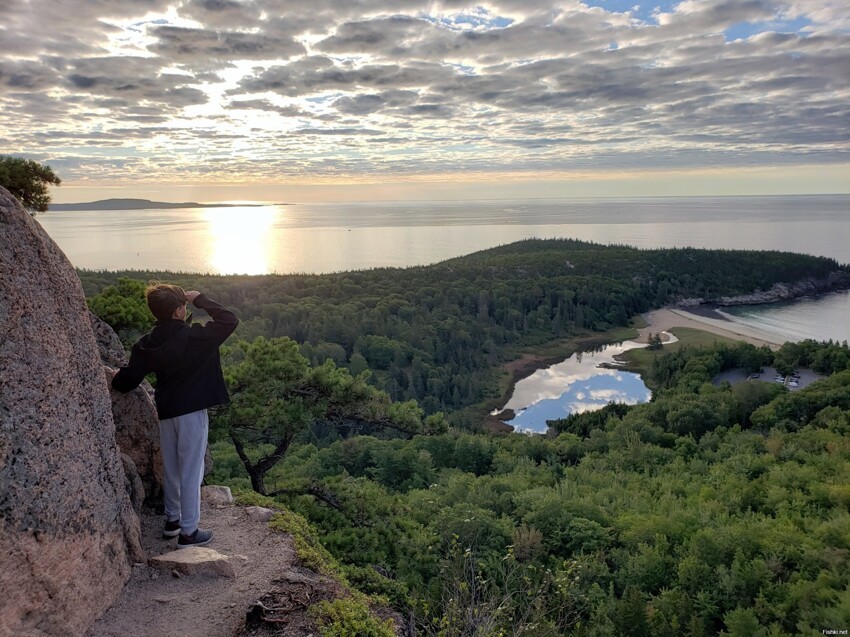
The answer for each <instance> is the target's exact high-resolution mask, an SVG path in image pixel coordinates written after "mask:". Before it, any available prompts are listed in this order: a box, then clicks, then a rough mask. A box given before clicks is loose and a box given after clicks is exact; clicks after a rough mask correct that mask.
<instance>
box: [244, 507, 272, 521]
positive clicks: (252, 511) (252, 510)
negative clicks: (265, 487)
mask: <svg viewBox="0 0 850 637" xmlns="http://www.w3.org/2000/svg"><path fill="white" fill-rule="evenodd" d="M245 513H246V515H247V516H248V517H249V518H251V519H252V520H254V522H268V521H269V520H271V519H272V518H273V517H274V515H275V512H274V511H272V510H271V509H267V508H266V507H257V506H251V507H247V508H246V509H245Z"/></svg>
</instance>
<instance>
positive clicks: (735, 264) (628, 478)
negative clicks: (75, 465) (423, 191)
mask: <svg viewBox="0 0 850 637" xmlns="http://www.w3.org/2000/svg"><path fill="white" fill-rule="evenodd" d="M838 269H839V266H838V265H837V264H836V263H835V262H833V261H830V260H828V259H817V258H814V257H803V256H798V255H787V254H779V253H746V252H744V253H738V252H724V251H699V250H660V251H638V250H633V249H631V248H620V247H614V248H604V247H601V246H594V245H590V244H583V243H577V242H571V241H569V242H560V241H556V242H552V241H532V242H523V243H521V244H514V245H511V246H505V247H503V248H497V249H495V250H489V251H486V252H483V253H478V254H475V255H471V256H469V257H465V258H462V259H456V260H453V261H449V262H446V263H442V264H438V265H437V266H430V267H426V268H411V269H405V270H374V271H368V272H354V273H344V274H338V275H323V276H264V277H214V276H198V275H185V274H171V273H147V272H145V273H129V274H128V273H91V272H83V273H81V278H82V280H83V282H84V285H85V288H86V291H87V293H88V294H89V295H90V297H91V298H90V304H91V306H92V308H93V309H94V310H95V311H96V312H97V313H98V314H100V315H101V316H103V317H104V318H105V319H106V320H107V321H108V322H110V324H112V325H113V326H114V327H116V328H118V329H119V330H121V332H122V334H123V336H124V338H125V340H127V341H130V340H132V338H134V336H135V334H137V333H138V331H139V330H143V329H146V327H147V326H148V325H149V324H150V320H151V319H150V318H149V317H148V316H147V315H145V312H144V306H143V301H141V300H140V299H141V291H142V288H143V285H142V283H141V282H140V281H142V280H147V279H152V278H157V279H163V280H167V281H171V282H177V283H180V284H182V285H184V286H185V287H186V288H187V289H188V288H195V289H201V290H204V291H206V292H208V293H209V294H210V295H211V296H213V297H214V298H217V299H218V300H220V301H222V302H224V303H227V304H229V305H232V306H235V307H236V309H237V311H238V312H239V314H240V316H241V318H242V319H243V324H242V325H241V326H240V329H239V331H238V333H237V334H236V335H235V337H234V338H232V340H231V341H229V342H228V344H227V346H226V347H225V351H224V357H223V359H224V361H225V374H226V377H227V380H228V383H229V386H230V388H231V392H232V393H233V398H234V403H233V405H232V406H231V407H229V408H226V409H222V410H219V411H217V412H215V413H213V415H212V419H211V441H212V445H211V446H212V451H213V455H214V458H215V470H214V473H213V475H212V476H210V480H211V481H213V482H216V483H224V484H230V485H232V486H233V487H235V488H237V489H241V490H243V492H247V491H262V492H265V493H267V494H269V495H271V496H273V497H274V498H275V499H276V500H277V501H278V502H279V503H281V504H282V505H284V506H286V507H287V508H288V509H289V510H291V511H293V512H295V513H297V514H300V515H302V516H304V518H305V519H306V520H308V521H309V523H310V525H311V526H312V527H313V528H314V529H315V531H316V533H317V534H318V536H319V538H320V539H321V542H322V544H323V545H324V547H326V548H327V549H328V550H329V551H330V553H331V555H332V556H333V557H334V558H335V559H336V561H337V562H338V563H339V564H340V569H341V571H342V575H343V576H344V577H345V578H346V579H347V581H348V582H350V583H351V584H352V585H353V586H355V587H356V588H358V589H360V590H361V591H363V592H364V593H367V594H369V595H371V596H373V598H380V599H384V600H386V602H387V603H389V604H391V605H392V606H394V607H395V608H397V609H398V610H400V611H402V612H403V615H404V616H405V617H409V618H410V622H411V625H412V626H413V627H414V628H415V632H416V634H418V635H435V636H436V635H440V636H442V637H455V636H457V637H460V636H466V635H469V636H473V635H475V636H484V635H487V636H490V635H493V636H495V635H517V636H519V635H524V636H529V637H538V636H539V637H543V636H555V635H567V634H570V635H578V636H591V635H593V636H603V635H612V636H614V635H647V636H649V635H653V636H654V635H659V636H665V635H693V636H700V635H735V636H745V635H746V636H758V635H796V634H816V633H817V634H820V633H821V631H822V630H824V629H829V628H836V629H840V628H846V627H847V626H848V625H850V568H849V567H850V564H848V560H849V559H850V512H849V511H850V439H848V434H850V349H848V347H847V345H846V343H845V344H834V343H815V342H812V341H805V342H803V343H799V344H786V345H785V346H783V348H782V349H781V350H779V351H778V352H771V351H770V350H767V349H761V348H755V347H753V346H750V345H743V344H742V345H735V346H729V345H719V346H715V347H712V348H707V349H696V348H684V349H681V350H679V351H677V352H675V353H672V354H667V355H662V356H660V357H658V358H656V359H655V361H654V363H653V367H652V370H651V371H650V375H651V377H652V378H651V382H652V385H653V388H654V390H655V391H654V395H653V399H652V401H651V402H650V403H647V404H643V405H637V406H632V407H629V406H625V405H609V406H608V407H605V408H603V409H602V410H600V411H597V412H592V413H585V414H578V415H574V416H571V417H569V418H567V419H564V420H560V421H554V422H552V423H550V425H551V426H550V431H549V433H548V434H547V435H545V436H540V435H521V434H510V435H501V436H494V435H490V434H486V433H473V432H472V431H469V430H464V429H459V428H456V427H454V428H447V421H446V418H445V417H444V415H443V413H442V411H441V410H444V411H445V412H446V414H445V416H446V417H448V420H449V421H450V422H454V423H455V424H457V423H458V422H460V423H461V424H469V423H468V422H466V421H464V419H457V417H456V415H457V414H458V413H459V411H458V409H459V408H463V407H468V406H469V405H473V404H475V403H477V402H480V401H481V400H482V399H486V398H487V397H493V396H498V393H499V388H498V387H499V386H498V383H497V379H498V375H499V371H498V370H499V365H500V363H501V362H503V361H505V360H508V359H510V358H511V357H513V356H515V355H516V354H517V353H518V352H520V351H522V348H524V347H529V346H533V345H536V344H540V343H547V342H551V341H553V340H555V339H564V338H571V337H574V336H579V335H582V334H585V333H586V332H587V331H588V330H591V329H605V328H608V327H611V326H614V325H623V324H625V323H626V322H627V321H628V319H629V318H630V317H631V316H632V315H633V314H634V313H636V312H639V311H642V310H645V309H648V308H650V307H654V306H656V305H658V304H662V303H666V302H669V301H673V300H676V299H681V298H689V297H695V296H699V297H706V298H712V297H714V296H717V295H728V294H738V293H745V292H749V291H751V290H753V289H754V288H756V287H758V288H762V289H764V288H766V287H770V285H772V284H773V283H774V282H777V281H793V280H798V279H800V278H803V277H809V276H818V277H819V276H824V275H825V274H826V273H828V272H831V271H836V270H838ZM128 276H129V277H130V278H126V277H128ZM122 277H125V278H122ZM766 365H776V366H777V367H792V368H793V367H801V366H802V367H811V368H814V369H816V370H818V371H819V372H821V373H822V374H824V375H825V376H826V377H825V378H824V379H823V380H821V381H819V382H817V383H815V384H813V385H811V386H810V387H808V388H806V389H803V390H801V391H795V392H789V391H788V390H786V389H785V388H784V387H780V386H778V385H776V384H773V383H760V382H747V383H742V384H739V385H735V386H730V385H728V384H722V385H720V386H716V385H714V384H712V382H711V380H712V379H713V378H714V377H715V376H716V375H717V374H718V373H719V372H721V371H723V370H725V369H730V368H735V367H742V368H744V369H758V368H759V367H761V366H766ZM648 371H649V370H648ZM370 374H372V376H370ZM382 389H386V390H387V392H388V393H387V392H385V391H382ZM431 392H434V393H433V394H432V393H431ZM471 413H472V412H467V414H471ZM467 420H468V419H467ZM473 424H474V423H473ZM258 475H259V476H260V480H259V482H258V477H257V476H258ZM318 561H321V560H318ZM333 634H353V633H350V632H345V630H342V629H340V631H339V632H335V633H333ZM370 634H371V633H370ZM375 634H377V633H375Z"/></svg>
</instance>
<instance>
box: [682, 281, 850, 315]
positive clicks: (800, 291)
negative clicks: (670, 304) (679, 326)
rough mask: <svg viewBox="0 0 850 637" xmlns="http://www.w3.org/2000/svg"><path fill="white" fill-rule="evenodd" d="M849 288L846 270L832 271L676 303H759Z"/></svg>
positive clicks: (691, 305) (688, 305)
mask: <svg viewBox="0 0 850 637" xmlns="http://www.w3.org/2000/svg"><path fill="white" fill-rule="evenodd" d="M848 288H850V275H848V273H846V272H832V273H830V274H829V276H827V277H824V278H822V279H803V280H801V281H797V282H795V283H776V284H774V285H773V287H771V288H770V289H769V290H756V291H755V292H752V293H750V294H742V295H739V296H721V297H719V298H714V299H704V298H698V299H684V300H682V301H679V302H678V303H676V307H680V308H683V309H687V308H694V307H699V306H700V305H707V304H711V305H718V306H721V307H729V306H733V305H761V304H763V303H776V302H778V301H790V300H791V299H797V298H800V297H804V296H817V295H818V294H827V293H829V292H835V291H838V290H846V289H848Z"/></svg>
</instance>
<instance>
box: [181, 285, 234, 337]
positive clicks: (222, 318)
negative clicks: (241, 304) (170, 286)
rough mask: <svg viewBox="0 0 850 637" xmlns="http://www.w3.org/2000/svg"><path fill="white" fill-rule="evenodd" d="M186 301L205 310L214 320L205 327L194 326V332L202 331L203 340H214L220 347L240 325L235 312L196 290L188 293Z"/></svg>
mask: <svg viewBox="0 0 850 637" xmlns="http://www.w3.org/2000/svg"><path fill="white" fill-rule="evenodd" d="M186 300H187V301H189V302H190V303H191V304H192V305H194V306H195V307H199V308H201V309H202V310H204V311H205V312H206V313H207V314H209V315H210V317H211V318H212V321H209V322H208V323H206V324H205V325H204V326H203V327H197V326H193V328H192V329H193V330H200V334H201V335H202V338H205V339H210V340H213V341H215V342H217V343H218V344H219V345H220V344H222V343H224V341H225V340H227V337H228V336H230V335H231V334H232V333H233V330H235V329H236V326H237V325H239V319H238V318H236V315H235V314H234V313H233V312H231V311H230V310H228V309H227V308H226V307H224V306H223V305H221V304H220V303H217V302H215V301H213V300H212V299H211V298H209V297H208V296H207V295H205V294H202V293H201V292H197V291H195V290H191V291H189V292H186Z"/></svg>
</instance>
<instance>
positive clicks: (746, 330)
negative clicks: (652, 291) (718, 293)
mask: <svg viewBox="0 0 850 637" xmlns="http://www.w3.org/2000/svg"><path fill="white" fill-rule="evenodd" d="M712 314H713V315H716V316H712ZM641 316H642V317H643V319H644V320H645V321H646V322H647V323H648V324H649V325H647V327H644V328H642V329H641V330H639V334H638V338H637V340H638V342H640V343H646V342H647V341H648V340H649V335H650V333H653V334H655V333H659V332H667V331H669V330H670V329H672V328H676V327H688V328H691V329H695V330H702V331H703V332H710V333H712V334H717V335H718V336H725V337H726V338H731V339H733V340H737V341H745V342H747V343H750V344H752V345H755V346H756V347H769V348H770V349H772V350H778V349H779V348H780V347H781V346H782V345H783V344H784V343H785V340H786V339H784V338H782V337H781V336H777V335H775V334H770V333H768V332H763V331H761V330H756V329H753V328H751V327H747V326H745V325H740V324H738V323H735V322H734V321H730V320H729V319H728V318H726V317H725V316H722V315H720V314H718V313H717V312H716V311H715V310H713V309H712V310H708V311H703V312H701V313H699V314H698V313H695V312H692V311H689V310H682V309H679V308H672V307H670V308H661V309H659V310H652V311H651V312H647V313H646V314H642V315H641Z"/></svg>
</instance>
